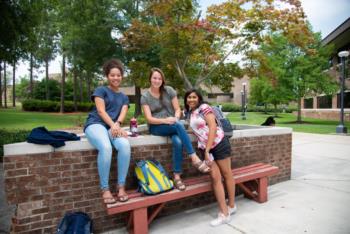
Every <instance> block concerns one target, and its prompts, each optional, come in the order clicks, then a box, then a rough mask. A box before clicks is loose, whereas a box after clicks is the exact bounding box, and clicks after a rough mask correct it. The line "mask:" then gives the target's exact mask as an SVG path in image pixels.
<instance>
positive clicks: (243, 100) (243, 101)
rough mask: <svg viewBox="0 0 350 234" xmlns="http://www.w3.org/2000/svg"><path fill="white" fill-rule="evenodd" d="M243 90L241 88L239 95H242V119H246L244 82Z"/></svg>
mask: <svg viewBox="0 0 350 234" xmlns="http://www.w3.org/2000/svg"><path fill="white" fill-rule="evenodd" d="M242 85H243V90H241V97H242V120H246V119H247V118H246V115H245V112H246V90H245V86H246V83H243V84H242Z"/></svg>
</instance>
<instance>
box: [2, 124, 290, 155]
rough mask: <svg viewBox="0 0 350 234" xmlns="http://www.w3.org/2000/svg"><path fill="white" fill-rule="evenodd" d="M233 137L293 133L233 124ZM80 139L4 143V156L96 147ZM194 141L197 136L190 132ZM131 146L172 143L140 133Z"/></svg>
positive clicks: (131, 141) (286, 130)
mask: <svg viewBox="0 0 350 234" xmlns="http://www.w3.org/2000/svg"><path fill="white" fill-rule="evenodd" d="M233 126H234V129H235V130H234V131H233V136H232V137H233V138H242V137H258V136H268V135H282V134H291V133H292V129H291V128H285V127H262V126H256V125H233ZM81 137H82V138H81V140H80V141H66V145H65V146H62V147H60V148H56V149H55V148H53V147H52V146H50V145H38V144H32V143H27V142H20V143H14V144H7V145H4V156H11V155H22V154H40V153H50V152H57V151H58V152H60V151H81V150H93V149H94V147H93V146H92V145H91V144H90V143H89V142H88V140H87V139H86V138H85V136H84V135H81ZM190 138H191V140H192V141H195V137H194V136H193V135H191V134H190ZM128 139H129V141H130V145H131V147H136V146H142V145H163V144H169V143H171V139H170V138H169V137H160V136H152V135H140V136H138V137H129V138H128Z"/></svg>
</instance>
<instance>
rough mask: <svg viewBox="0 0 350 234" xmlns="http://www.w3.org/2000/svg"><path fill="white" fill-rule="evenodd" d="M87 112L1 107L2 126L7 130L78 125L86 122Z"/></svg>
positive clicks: (0, 122) (0, 121)
mask: <svg viewBox="0 0 350 234" xmlns="http://www.w3.org/2000/svg"><path fill="white" fill-rule="evenodd" d="M86 116H87V113H73V114H68V113H65V114H60V113H45V112H27V111H21V110H20V109H19V108H16V109H15V108H10V109H0V128H4V129H7V130H14V129H25V130H31V129H33V128H35V127H39V126H45V127H46V128H47V129H49V130H55V129H64V128H72V127H77V126H79V125H81V124H83V123H84V122H85V119H86Z"/></svg>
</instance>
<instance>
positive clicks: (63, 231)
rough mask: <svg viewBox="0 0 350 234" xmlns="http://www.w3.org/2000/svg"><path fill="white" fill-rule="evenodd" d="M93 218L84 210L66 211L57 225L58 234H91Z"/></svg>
mask: <svg viewBox="0 0 350 234" xmlns="http://www.w3.org/2000/svg"><path fill="white" fill-rule="evenodd" d="M91 233H92V220H91V218H90V217H89V215H88V214H86V213H84V212H74V213H70V212H68V213H66V214H65V215H64V217H63V219H62V220H61V222H60V223H59V224H58V226H57V230H56V234H91Z"/></svg>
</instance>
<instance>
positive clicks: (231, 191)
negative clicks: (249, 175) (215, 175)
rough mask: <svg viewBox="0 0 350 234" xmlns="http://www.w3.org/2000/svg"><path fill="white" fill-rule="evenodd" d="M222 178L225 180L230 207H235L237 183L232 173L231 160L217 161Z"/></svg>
mask: <svg viewBox="0 0 350 234" xmlns="http://www.w3.org/2000/svg"><path fill="white" fill-rule="evenodd" d="M216 163H217V165H218V167H219V169H220V172H221V174H222V176H223V177H224V179H225V185H226V191H227V193H228V205H229V206H230V207H231V208H233V207H234V206H235V181H234V178H233V176H232V171H231V158H225V159H222V160H217V161H216Z"/></svg>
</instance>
